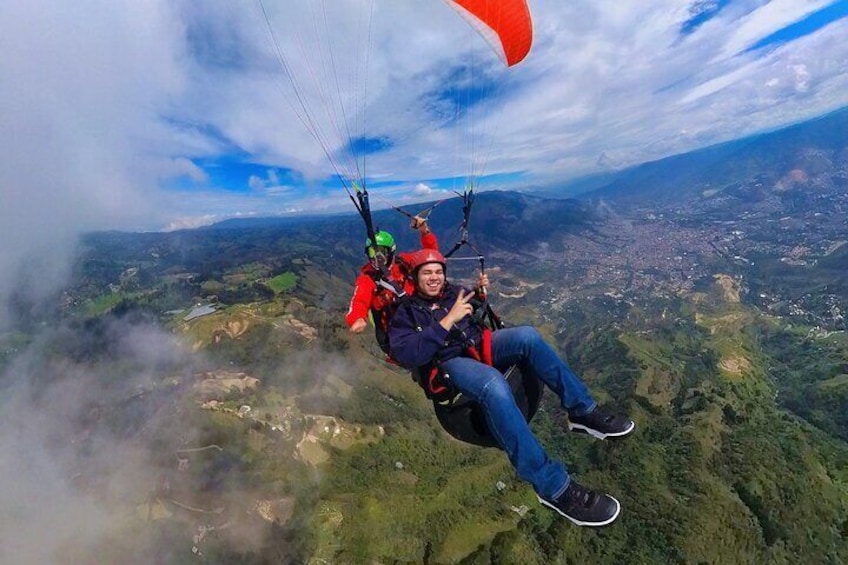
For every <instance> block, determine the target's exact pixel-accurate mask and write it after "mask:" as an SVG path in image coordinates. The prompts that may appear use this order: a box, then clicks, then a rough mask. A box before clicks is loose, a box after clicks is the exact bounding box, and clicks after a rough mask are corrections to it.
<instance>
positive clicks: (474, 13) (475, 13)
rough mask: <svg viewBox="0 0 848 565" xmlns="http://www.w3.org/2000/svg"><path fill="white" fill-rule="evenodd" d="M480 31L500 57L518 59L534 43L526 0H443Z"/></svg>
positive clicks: (512, 62) (509, 60) (508, 61)
mask: <svg viewBox="0 0 848 565" xmlns="http://www.w3.org/2000/svg"><path fill="white" fill-rule="evenodd" d="M445 1H446V2H447V4H448V5H449V6H451V7H452V8H454V9H455V10H456V11H457V12H459V13H460V14H461V15H462V16H463V17H464V18H465V19H466V20H467V21H468V22H469V23H470V24H471V25H472V26H474V28H475V29H477V31H478V32H479V33H480V35H482V36H483V37H484V38H485V39H486V41H487V42H488V43H489V45H490V46H491V47H492V49H493V50H494V51H495V52H496V53H498V55H500V57H501V60H502V61H503V62H504V63H505V64H506V65H507V66H508V67H511V66H513V65H515V64H516V63H520V62H521V61H522V60H523V59H524V58H525V57H526V56H527V54H528V53H529V52H530V47H531V46H532V44H533V23H532V21H531V19H530V10H529V9H528V8H527V1H526V0H445Z"/></svg>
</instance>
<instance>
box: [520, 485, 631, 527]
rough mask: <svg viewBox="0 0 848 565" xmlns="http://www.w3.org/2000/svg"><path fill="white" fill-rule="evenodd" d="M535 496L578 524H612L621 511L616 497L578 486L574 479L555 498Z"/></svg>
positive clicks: (595, 525) (594, 525)
mask: <svg viewBox="0 0 848 565" xmlns="http://www.w3.org/2000/svg"><path fill="white" fill-rule="evenodd" d="M536 496H537V497H538V498H539V502H541V503H542V504H544V505H545V506H547V507H548V508H553V509H554V510H556V511H557V512H559V513H560V514H561V515H563V516H565V517H566V518H568V519H569V520H571V521H572V522H574V523H575V524H577V525H578V526H593V527H597V526H606V525H607V524H612V523H613V522H614V521H615V519H616V518H618V514H619V512H621V504H619V503H618V501H617V500H616V499H614V498H613V497H611V496H610V495H608V494H600V493H597V492H594V491H591V490H589V489H587V488H586V487H583V486H580V485H578V484H577V481H575V480H574V479H572V480H571V484H570V485H568V488H567V489H565V492H564V493H562V494H561V495H560V496H559V498H557V499H556V500H551V499H547V498H542V497H541V496H538V495H536Z"/></svg>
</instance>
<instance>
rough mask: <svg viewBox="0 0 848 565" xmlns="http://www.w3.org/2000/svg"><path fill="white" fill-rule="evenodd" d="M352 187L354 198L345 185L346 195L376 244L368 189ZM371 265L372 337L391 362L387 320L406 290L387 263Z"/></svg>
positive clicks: (369, 236) (370, 238)
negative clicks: (372, 288) (372, 286)
mask: <svg viewBox="0 0 848 565" xmlns="http://www.w3.org/2000/svg"><path fill="white" fill-rule="evenodd" d="M353 188H354V190H355V191H356V197H355V198H354V196H353V194H352V193H351V192H350V190H349V189H348V188H347V186H345V190H346V191H347V195H348V196H349V197H350V200H351V201H352V202H353V205H354V206H355V207H356V211H357V212H359V215H360V217H361V218H362V221H363V222H365V229H366V231H367V233H368V240H369V241H371V242H372V243H374V244H376V242H377V238H376V235H375V234H376V233H377V231H378V230H375V229H374V223H373V221H372V220H371V204H370V201H369V200H368V190H367V189H365V188H364V187H363V188H360V187H359V185H358V184H357V183H355V182H354V183H353ZM371 267H372V268H371V269H369V271H368V275H369V276H370V277H371V279H372V280H373V281H374V284H375V285H376V286H377V296H376V298H375V299H372V301H371V319H372V321H373V322H374V337H375V338H376V339H377V345H379V346H380V349H381V350H382V351H383V353H385V354H386V360H387V361H390V362H392V361H391V354H390V348H389V331H388V330H389V320H391V319H392V315H393V314H394V312H395V310H396V309H397V304H398V301H399V300H400V299H401V298H403V297H405V296H406V292H405V291H404V290H403V285H400V284H397V283H395V282H394V281H392V279H391V277H390V276H389V266H388V265H386V264H382V265H381V264H375V263H373V262H372V264H371Z"/></svg>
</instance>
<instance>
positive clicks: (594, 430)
mask: <svg viewBox="0 0 848 565" xmlns="http://www.w3.org/2000/svg"><path fill="white" fill-rule="evenodd" d="M635 427H636V424H634V423H633V420H631V419H630V418H628V417H626V416H616V415H613V414H607V413H605V412H604V411H603V410H601V409H600V408H599V407H597V406H596V407H595V409H594V410H592V411H591V412H589V413H588V414H585V415H583V416H569V417H568V429H569V430H571V431H573V432H580V433H584V434H589V435H591V436H595V437H596V438H598V439H604V438H608V437H621V436H626V435H627V434H629V433H630V432H632V431H633V428H635Z"/></svg>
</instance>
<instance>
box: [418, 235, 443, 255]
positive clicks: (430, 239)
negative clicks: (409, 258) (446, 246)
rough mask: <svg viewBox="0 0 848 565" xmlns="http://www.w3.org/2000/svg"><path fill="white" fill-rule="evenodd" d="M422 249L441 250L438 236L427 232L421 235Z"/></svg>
mask: <svg viewBox="0 0 848 565" xmlns="http://www.w3.org/2000/svg"><path fill="white" fill-rule="evenodd" d="M421 248H422V249H435V250H436V251H438V250H439V240H438V239H436V234H434V233H433V232H431V231H430V232H427V233H422V234H421Z"/></svg>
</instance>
